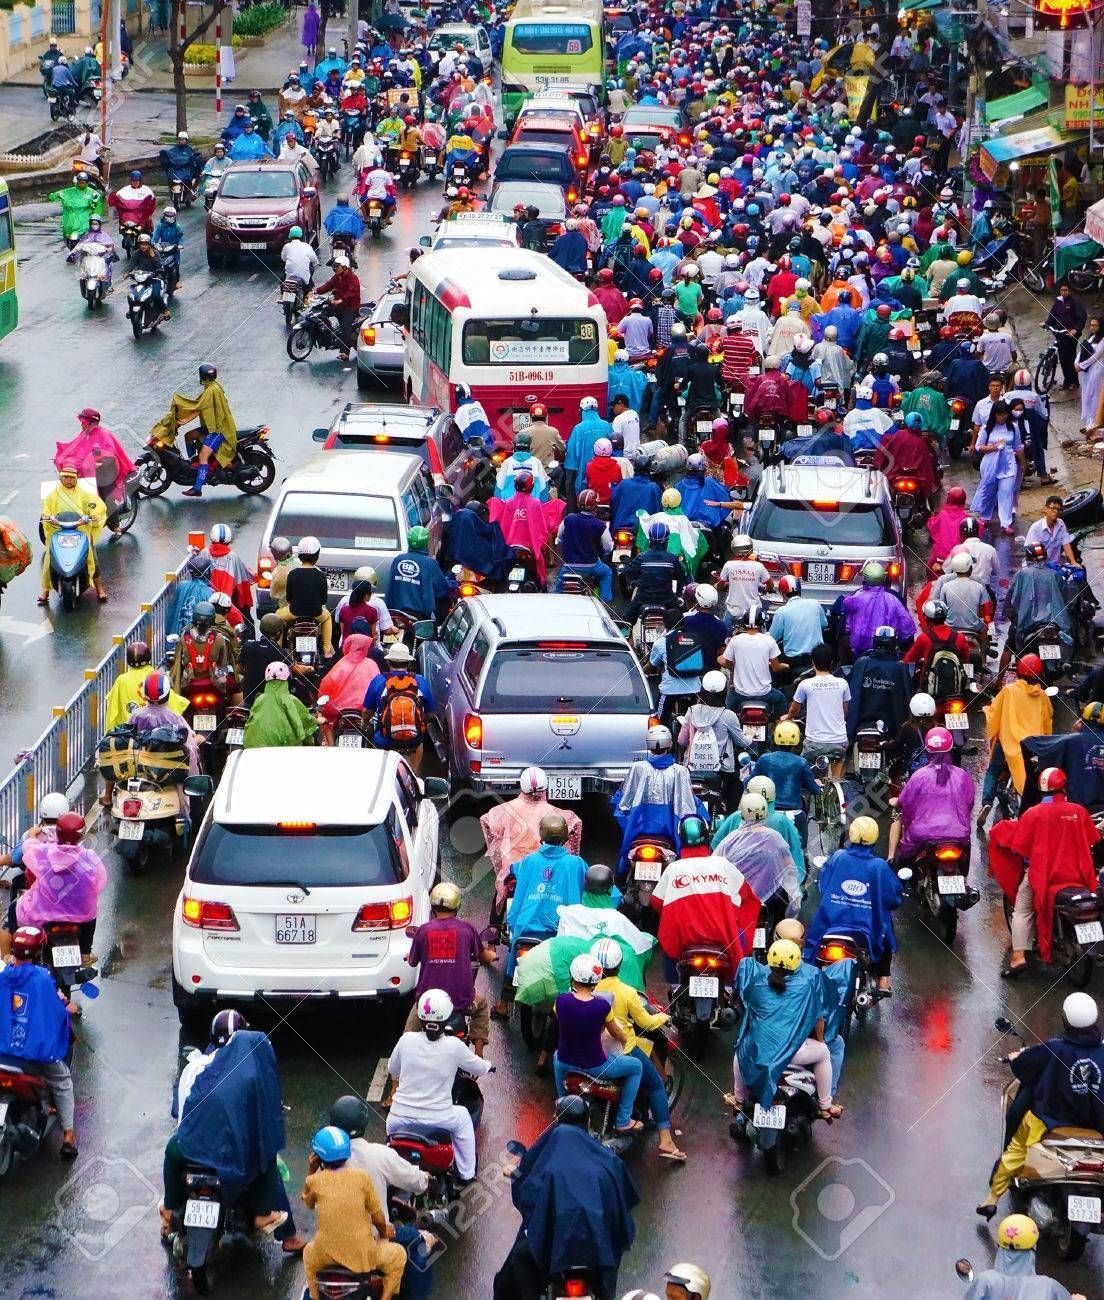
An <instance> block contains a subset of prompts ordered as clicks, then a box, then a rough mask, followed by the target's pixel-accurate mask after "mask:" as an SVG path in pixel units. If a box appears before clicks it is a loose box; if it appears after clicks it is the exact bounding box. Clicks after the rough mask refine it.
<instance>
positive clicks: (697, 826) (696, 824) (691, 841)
mask: <svg viewBox="0 0 1104 1300" xmlns="http://www.w3.org/2000/svg"><path fill="white" fill-rule="evenodd" d="M679 839H680V841H681V842H682V847H683V848H684V849H693V848H699V847H700V846H701V845H703V844H708V843H709V825H708V823H707V822H706V820H705V818H704V817H698V816H696V815H694V814H691V815H690V816H689V817H684V818H683V819H682V821H680V822H679Z"/></svg>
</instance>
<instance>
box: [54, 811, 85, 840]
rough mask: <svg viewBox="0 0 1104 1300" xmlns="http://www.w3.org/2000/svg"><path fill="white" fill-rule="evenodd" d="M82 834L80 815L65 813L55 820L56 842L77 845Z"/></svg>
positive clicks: (82, 826)
mask: <svg viewBox="0 0 1104 1300" xmlns="http://www.w3.org/2000/svg"><path fill="white" fill-rule="evenodd" d="M83 834H84V818H83V817H82V816H81V815H80V813H76V812H67V813H62V815H61V816H60V817H59V818H58V819H57V842H58V843H59V844H79V843H80V841H81V836H82V835H83Z"/></svg>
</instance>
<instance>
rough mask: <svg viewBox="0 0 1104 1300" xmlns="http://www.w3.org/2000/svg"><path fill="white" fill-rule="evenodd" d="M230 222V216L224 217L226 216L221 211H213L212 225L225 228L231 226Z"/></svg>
mask: <svg viewBox="0 0 1104 1300" xmlns="http://www.w3.org/2000/svg"><path fill="white" fill-rule="evenodd" d="M229 224H230V219H229V218H228V217H224V216H223V215H222V214H221V213H219V212H212V213H211V225H212V226H222V227H223V228H224V229H225V227H227V226H229Z"/></svg>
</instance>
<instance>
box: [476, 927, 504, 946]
mask: <svg viewBox="0 0 1104 1300" xmlns="http://www.w3.org/2000/svg"><path fill="white" fill-rule="evenodd" d="M479 937H480V939H482V940H483V942H484V943H485V944H486V946H487V947H488V948H494V947H497V945H498V941H499V938H500V935H499V932H498V927H497V926H494V925H489V926H487V928H486V929H485V930H480V932H479Z"/></svg>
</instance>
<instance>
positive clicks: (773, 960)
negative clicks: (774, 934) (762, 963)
mask: <svg viewBox="0 0 1104 1300" xmlns="http://www.w3.org/2000/svg"><path fill="white" fill-rule="evenodd" d="M767 965H768V966H769V967H770V968H771V970H778V969H779V968H780V967H781V969H782V970H797V968H798V967H799V966H800V965H801V949H800V948H799V947H798V946H797V944H796V943H794V941H793V940H792V939H775V941H774V943H772V944H771V946H770V947H769V948H768V949H767Z"/></svg>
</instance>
